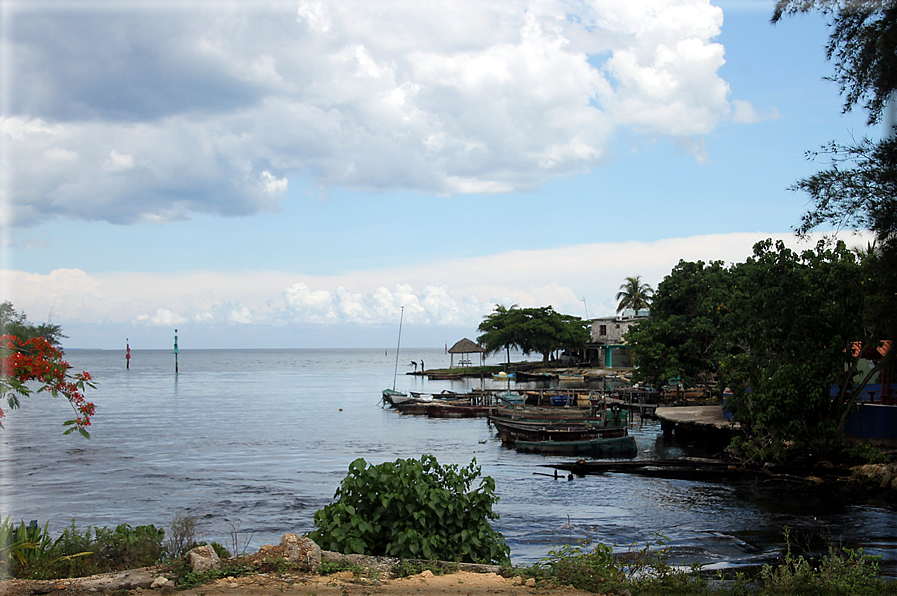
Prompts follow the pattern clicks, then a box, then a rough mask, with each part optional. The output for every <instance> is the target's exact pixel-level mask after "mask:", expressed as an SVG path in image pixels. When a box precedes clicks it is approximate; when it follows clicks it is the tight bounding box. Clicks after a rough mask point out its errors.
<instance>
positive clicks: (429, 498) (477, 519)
mask: <svg viewBox="0 0 897 596" xmlns="http://www.w3.org/2000/svg"><path fill="white" fill-rule="evenodd" d="M479 475H480V467H479V466H477V465H476V460H473V461H471V462H470V465H469V466H467V467H466V468H461V467H459V466H457V465H448V466H445V467H443V466H441V465H440V464H439V462H437V461H436V458H435V457H433V456H432V455H424V456H422V457H421V459H420V460H416V459H407V460H405V459H398V460H396V461H395V462H386V463H383V464H380V465H376V466H369V465H368V464H367V462H365V461H364V460H363V459H356V460H355V461H354V462H352V464H351V465H350V466H349V474H348V475H347V476H346V477H345V478H344V479H343V481H342V483H341V484H340V487H339V488H338V489H337V491H336V494H335V495H334V498H335V499H336V502H334V503H331V504H330V505H327V506H326V507H324V508H323V509H321V510H320V511H318V512H317V513H315V526H317V528H318V529H317V530H316V531H314V532H311V533H310V534H309V537H310V538H311V539H312V540H314V541H315V542H317V543H318V545H320V546H321V548H323V549H325V550H332V551H336V552H341V553H346V554H350V553H359V554H366V555H378V556H390V557H402V558H410V559H441V560H445V561H467V562H475V563H505V562H507V561H508V559H509V555H510V550H509V549H508V547H507V545H506V544H505V539H504V536H502V535H501V534H500V533H499V532H497V531H496V530H495V529H493V528H492V526H491V525H490V524H489V521H490V520H494V519H497V518H498V514H496V513H495V512H493V510H492V506H493V505H494V504H495V503H496V502H497V501H498V497H497V496H495V481H494V480H493V479H492V478H491V477H489V476H486V477H484V478H481V479H480V483H479V486H478V487H477V488H476V489H473V490H471V484H472V483H473V481H474V480H476V479H477V478H478V477H479Z"/></svg>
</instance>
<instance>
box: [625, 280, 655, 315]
mask: <svg viewBox="0 0 897 596" xmlns="http://www.w3.org/2000/svg"><path fill="white" fill-rule="evenodd" d="M641 280H642V276H641V275H636V276H635V277H627V278H626V282H625V283H623V284H622V285H621V286H620V291H619V292H617V300H619V303H618V305H617V313H621V312H623V310H624V309H627V308H631V309H632V310H634V311H635V314H636V315H638V311H640V310H642V309H643V308H648V307H649V306H651V296H652V295H653V294H654V290H652V289H651V286H649V285H648V284H643V283H642V281H641Z"/></svg>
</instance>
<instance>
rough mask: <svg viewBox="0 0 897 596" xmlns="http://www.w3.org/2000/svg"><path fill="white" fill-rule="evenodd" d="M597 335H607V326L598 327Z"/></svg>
mask: <svg viewBox="0 0 897 596" xmlns="http://www.w3.org/2000/svg"><path fill="white" fill-rule="evenodd" d="M598 335H607V325H599V326H598Z"/></svg>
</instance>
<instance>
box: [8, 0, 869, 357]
mask: <svg viewBox="0 0 897 596" xmlns="http://www.w3.org/2000/svg"><path fill="white" fill-rule="evenodd" d="M772 8H773V3H772V2H771V1H765V0H714V1H708V0H626V1H625V2H623V1H620V0H570V1H564V0H520V1H512V0H452V1H450V2H440V1H437V0H379V1H377V2H370V1H369V0H339V1H333V2H331V1H328V0H292V1H280V0H231V1H224V0H214V1H213V0H195V1H189V0H178V1H176V2H172V1H167V0H153V1H128V2H125V1H120V0H95V1H90V2H79V1H76V0H65V1H45V0H27V1H17V0H0V114H2V116H0V163H2V171H0V199H2V202H0V224H2V229H0V250H2V253H0V298H2V299H3V300H10V301H11V302H12V303H13V304H14V306H15V307H16V309H17V310H19V311H20V312H24V313H26V314H27V315H28V317H29V319H30V320H32V321H35V322H37V321H46V320H50V321H52V322H54V323H58V324H59V325H61V326H62V328H63V331H64V333H65V334H66V335H67V336H68V339H66V340H64V344H63V345H64V346H65V347H66V348H103V349H123V347H124V345H125V344H126V343H128V344H130V346H131V347H132V348H135V349H142V348H145V349H164V348H170V347H171V345H172V340H173V334H174V330H175V329H178V336H179V347H180V348H182V349H189V348H339V347H388V346H392V345H394V344H395V342H396V333H397V330H398V325H399V321H400V317H401V319H402V321H403V337H402V343H403V345H407V346H409V347H411V346H414V347H441V346H443V345H444V344H448V345H449V346H450V345H452V344H453V343H454V342H455V341H457V340H459V339H461V338H463V337H468V338H470V339H474V340H475V339H476V336H477V331H476V328H477V325H478V324H479V323H480V322H481V321H482V319H483V317H484V316H485V315H487V314H488V313H490V312H492V310H493V309H494V308H495V305H496V304H501V305H504V306H511V305H515V304H516V305H519V306H520V307H540V306H548V305H551V306H553V307H554V309H555V310H557V311H558V312H562V313H565V314H571V315H576V316H580V317H583V318H595V317H603V316H612V315H614V314H615V312H616V301H615V295H616V293H617V292H618V291H619V289H620V285H621V284H622V283H623V282H624V281H625V278H626V277H628V276H641V280H642V281H643V282H646V283H648V284H650V285H651V286H652V287H656V286H657V284H658V283H660V282H661V281H662V280H663V278H664V276H665V275H667V274H668V273H669V272H670V270H671V269H672V268H673V267H674V266H675V265H676V264H677V263H678V262H679V261H680V260H686V261H696V260H704V261H714V260H721V261H724V262H726V263H734V262H740V261H743V260H744V259H745V258H747V257H748V256H750V254H751V247H752V246H753V244H754V243H755V242H757V241H758V240H762V239H765V238H776V239H779V238H781V239H784V240H785V241H786V243H787V244H789V245H790V246H792V247H795V248H801V247H808V246H809V245H808V244H807V243H806V242H804V243H801V242H800V241H798V239H797V238H795V237H794V234H793V230H794V228H795V227H796V226H797V225H798V224H799V223H800V217H801V215H802V214H803V213H804V212H805V211H806V210H807V208H808V203H807V197H806V195H803V194H801V193H799V192H795V191H793V190H790V188H789V187H791V185H793V184H794V183H795V182H796V181H797V180H799V179H800V178H802V177H804V176H808V175H810V174H812V173H814V172H815V171H817V170H818V169H821V167H823V166H824V165H825V164H824V163H823V162H814V161H812V160H808V159H807V155H806V153H807V152H808V151H813V150H816V149H818V148H819V147H820V146H821V145H823V144H824V143H827V142H829V141H832V140H837V141H841V142H849V141H850V140H851V139H859V138H862V137H863V136H870V137H877V136H878V135H879V134H880V131H878V130H876V129H870V128H867V127H866V126H865V118H864V115H863V114H862V113H861V112H853V113H847V114H844V113H842V106H843V101H842V98H841V97H840V96H839V93H838V88H837V85H835V84H834V83H832V82H829V81H826V80H824V77H826V76H827V75H830V74H831V73H832V67H831V64H830V63H828V62H827V61H826V58H825V51H824V46H825V43H826V40H827V33H828V31H827V28H826V23H825V20H824V18H823V17H822V16H821V15H818V14H807V15H801V16H796V17H789V18H786V19H784V20H783V21H781V22H780V23H778V24H777V25H771V24H770V22H769V19H770V16H771V14H772ZM827 231H828V230H825V229H821V230H820V235H821V234H823V233H825V232H827ZM840 237H841V238H842V239H844V240H845V241H847V242H848V243H849V244H857V245H861V244H864V243H865V241H866V238H865V237H863V236H855V235H852V234H846V233H843V232H842V233H841V235H840Z"/></svg>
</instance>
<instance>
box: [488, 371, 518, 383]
mask: <svg viewBox="0 0 897 596" xmlns="http://www.w3.org/2000/svg"><path fill="white" fill-rule="evenodd" d="M492 378H493V379H494V380H496V381H507V380H511V381H514V380H516V379H517V373H513V372H509V373H506V372H504V371H502V372H499V373H492Z"/></svg>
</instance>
